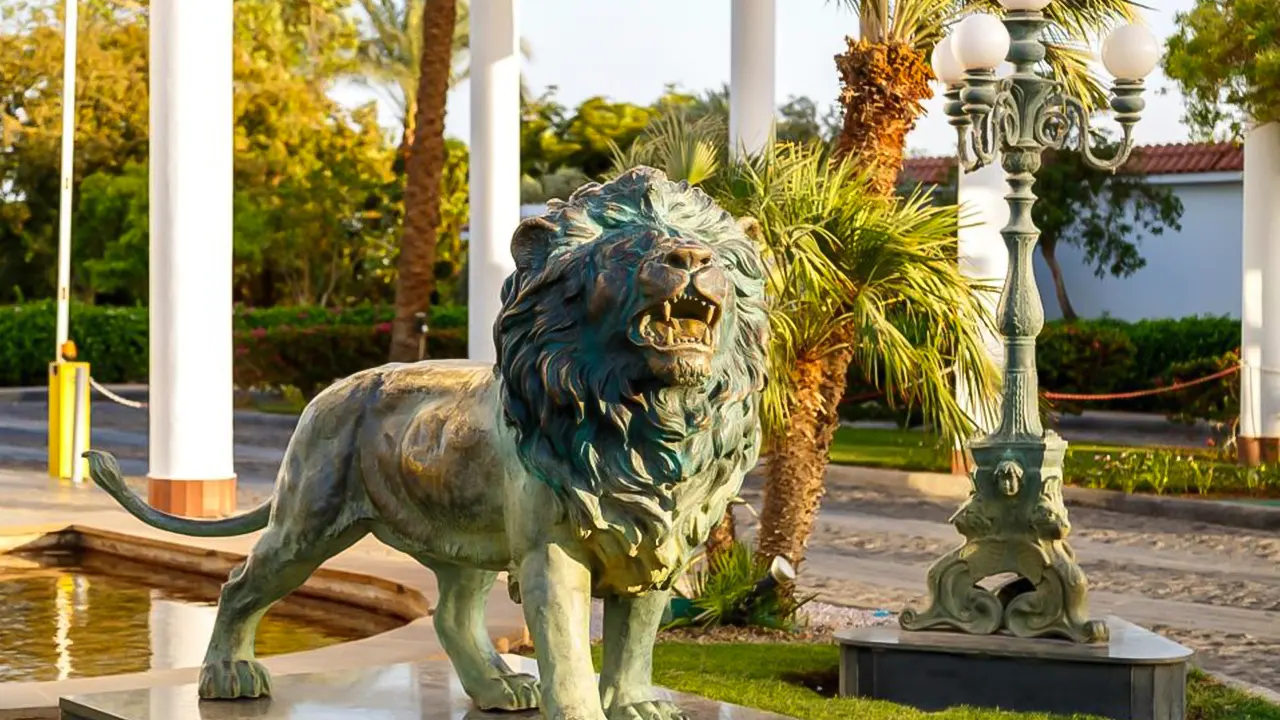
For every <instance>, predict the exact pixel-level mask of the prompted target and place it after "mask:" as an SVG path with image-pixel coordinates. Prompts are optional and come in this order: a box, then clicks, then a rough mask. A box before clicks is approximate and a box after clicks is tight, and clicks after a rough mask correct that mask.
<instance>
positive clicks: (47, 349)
mask: <svg viewBox="0 0 1280 720" xmlns="http://www.w3.org/2000/svg"><path fill="white" fill-rule="evenodd" d="M393 314H394V310H393V309H392V308H391V306H372V305H370V306H363V307H355V308H349V309H344V310H340V311H336V310H328V309H325V308H318V307H276V308H236V309H235V312H234V315H233V320H232V326H233V328H234V329H235V331H236V337H235V343H236V345H237V346H238V347H244V348H249V347H251V346H252V347H254V348H257V347H258V346H259V345H260V343H259V342H257V341H258V340H260V338H259V337H258V336H250V335H247V334H248V333H251V332H253V331H255V330H257V331H259V332H261V331H267V332H269V333H275V332H276V331H281V332H284V333H286V334H285V335H280V336H278V337H280V338H285V337H293V338H294V339H296V340H297V341H298V342H299V343H300V344H302V345H304V346H306V347H307V348H309V352H312V353H315V355H316V357H319V358H323V359H325V360H324V362H319V363H317V366H318V367H317V368H316V369H314V370H312V369H305V368H304V367H303V366H304V363H301V362H298V363H296V364H295V365H293V367H295V368H297V369H298V371H299V372H302V373H303V374H304V376H305V381H304V382H305V383H311V382H313V379H314V377H317V376H323V375H325V374H327V373H329V372H331V371H332V370H333V369H334V368H353V370H351V371H352V372H353V371H354V370H358V369H360V368H363V367H371V366H373V365H379V364H381V363H383V362H385V361H386V358H387V354H388V351H389V344H388V343H389V342H390V340H389V337H390V336H389V332H390V325H389V323H390V322H391V318H392V316H393ZM147 318H148V314H147V308H145V307H103V306H96V305H83V304H80V303H75V302H73V303H72V304H71V338H72V340H74V341H75V343H76V346H77V348H78V349H79V358H80V359H82V360H85V361H88V362H89V363H91V364H92V366H93V377H94V379H95V380H97V381H98V382H101V383H143V382H146V381H147V374H148V370H149V365H148V354H147V348H148V343H149V337H148V319H147ZM56 319H57V306H56V304H55V303H54V302H53V301H52V300H40V301H36V302H30V303H24V304H21V305H7V306H0V387H21V386H43V385H45V383H46V382H47V375H48V372H49V371H48V365H49V362H50V361H51V360H52V359H53V351H54V347H53V345H54V332H55V325H56ZM466 324H467V309H466V307H461V306H456V305H452V306H451V305H445V306H440V307H434V308H432V312H431V320H430V327H431V330H432V337H431V338H430V339H429V341H428V342H429V352H430V353H431V355H432V357H465V356H466V331H465V329H464V328H465V327H466ZM383 326H385V327H386V328H387V333H388V334H387V337H386V338H383V337H382V336H381V333H382V331H381V330H377V331H375V330H374V328H381V327H383ZM334 328H346V330H334ZM306 329H316V331H317V332H315V333H313V334H311V335H307V336H305V338H304V337H303V335H302V333H301V331H302V330H306ZM321 330H323V331H321ZM289 331H294V332H295V334H294V335H293V336H289V335H287V333H288V332H289ZM352 337H363V338H364V339H365V340H366V341H367V342H366V343H365V345H366V346H365V347H364V348H361V349H359V351H358V352H357V351H356V350H355V349H352V348H349V347H347V345H348V344H349V343H351V342H354V341H353V340H351V338H352ZM245 338H248V339H250V340H254V341H255V342H254V343H249V342H247V341H245V342H242V340H244V339H245ZM328 341H332V342H333V343H334V344H335V347H334V348H332V349H326V348H325V347H324V346H323V344H324V343H325V342H328ZM284 351H285V353H286V354H288V352H289V350H288V349H287V348H285V349H284ZM243 357H244V356H243V355H240V356H237V358H236V366H237V367H236V373H237V378H240V377H242V376H243V377H253V376H264V377H270V378H271V381H272V382H271V384H273V385H296V383H292V382H285V381H283V377H284V375H283V372H282V371H280V370H278V369H275V370H273V369H271V368H266V367H261V368H259V369H249V368H241V367H240V366H241V365H242V364H243V363H244V362H245V360H243V359H242V358H243ZM254 357H255V358H257V357H259V356H258V355H255V356H254ZM303 357H305V356H303ZM255 361H256V360H255ZM316 373H319V375H316ZM346 374H349V372H340V373H339V374H338V375H334V376H332V377H330V378H329V380H332V379H334V378H336V377H341V376H343V375H346ZM237 382H238V381H237ZM299 387H301V386H299Z"/></svg>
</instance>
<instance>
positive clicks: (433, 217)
mask: <svg viewBox="0 0 1280 720" xmlns="http://www.w3.org/2000/svg"><path fill="white" fill-rule="evenodd" d="M364 1H365V2H373V1H374V0H364ZM384 1H389V0H384ZM410 4H412V3H406V6H408V5H410ZM420 4H421V6H422V19H421V22H420V23H419V27H420V28H421V30H422V41H421V46H420V57H419V61H420V65H419V71H418V85H417V89H416V91H415V92H414V94H413V106H414V115H413V117H414V122H413V124H412V127H413V135H412V140H411V141H410V142H409V148H408V154H407V155H406V157H405V175H406V178H405V187H404V207H405V214H404V235H403V237H402V238H401V240H400V256H399V258H398V259H397V261H396V269H397V271H398V277H397V279H396V300H395V307H396V314H395V319H394V320H393V321H392V323H391V360H392V361H393V362H394V361H399V362H405V361H412V360H418V359H420V358H419V352H420V351H419V334H418V328H417V315H418V314H419V313H424V312H426V311H427V309H428V308H429V307H430V306H431V294H432V292H433V290H434V289H435V279H436V278H435V265H436V242H437V240H438V238H437V234H438V229H439V226H440V182H441V179H442V177H443V175H444V161H445V155H446V150H445V140H444V113H445V101H446V97H447V95H448V93H449V85H450V82H451V81H452V79H453V77H454V56H455V54H454V49H455V45H454V40H455V38H456V37H457V27H458V24H457V17H458V7H459V6H458V3H457V0H422V2H421V3H420ZM406 98H408V96H406ZM406 102H408V100H407V99H406ZM405 137H406V138H408V137H409V135H408V131H407V130H406V135H405Z"/></svg>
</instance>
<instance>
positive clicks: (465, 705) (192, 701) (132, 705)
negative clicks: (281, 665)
mask: <svg viewBox="0 0 1280 720" xmlns="http://www.w3.org/2000/svg"><path fill="white" fill-rule="evenodd" d="M506 660H507V663H508V664H510V665H511V667H512V669H514V670H515V671H516V672H523V673H529V674H531V675H536V674H537V665H536V664H535V663H534V662H533V661H532V660H529V659H527V658H521V657H515V656H506ZM273 684H274V690H275V694H274V696H273V697H271V698H269V699H262V700H236V701H230V702H227V701H213V702H211V701H201V700H199V699H198V698H197V696H196V686H195V685H194V684H188V685H171V686H166V687H153V688H149V689H142V690H125V691H120V692H107V693H100V694H96V695H79V696H74V697H64V698H62V699H61V700H60V701H59V705H58V706H59V708H60V711H61V717H62V720H250V719H252V720H336V719H337V718H378V719H380V720H410V719H412V720H419V719H422V720H426V719H427V718H431V719H432V720H462V719H463V718H465V719H466V720H485V719H487V718H493V719H494V720H496V719H498V718H503V719H505V720H535V719H536V718H539V717H541V716H540V715H539V714H538V713H537V711H532V712H526V713H486V712H481V711H479V710H475V709H474V708H473V707H472V705H471V701H470V699H468V698H467V695H466V693H464V692H463V691H462V686H461V685H460V684H458V680H457V678H456V677H455V676H454V675H453V670H452V668H451V667H450V666H449V663H448V662H446V661H426V662H420V663H401V664H396V665H384V666H381V667H370V668H363V669H359V670H350V671H340V672H328V673H315V674H310V675H285V676H283V677H276V678H273ZM659 692H660V693H661V694H662V695H663V697H664V698H666V699H669V700H673V701H674V702H676V703H678V704H679V705H680V707H681V708H682V709H683V710H684V711H685V712H686V713H688V715H689V718H690V720H719V719H720V718H733V720H787V719H786V718H784V717H783V716H781V715H774V714H772V713H766V712H761V711H759V710H751V709H748V708H742V707H737V706H733V705H725V704H722V703H718V702H715V701H713V700H707V699H705V698H698V697H693V696H690V695H683V694H680V693H671V692H667V691H659Z"/></svg>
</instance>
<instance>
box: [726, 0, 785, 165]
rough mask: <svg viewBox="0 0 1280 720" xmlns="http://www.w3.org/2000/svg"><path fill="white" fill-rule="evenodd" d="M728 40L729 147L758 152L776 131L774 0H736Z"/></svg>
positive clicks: (775, 9) (736, 150) (775, 13)
mask: <svg viewBox="0 0 1280 720" xmlns="http://www.w3.org/2000/svg"><path fill="white" fill-rule="evenodd" d="M731 12H732V19H731V21H730V25H731V31H730V32H731V34H730V41H729V56H730V63H729V151H730V152H731V153H733V154H735V155H737V154H739V153H743V152H745V153H746V154H753V153H758V152H760V151H761V150H763V149H764V148H765V146H766V145H767V144H768V143H769V138H770V137H771V136H772V134H773V120H774V112H775V110H774V107H775V103H776V100H775V98H774V86H775V77H774V76H775V74H776V73H775V70H774V65H775V58H774V45H775V41H774V35H775V32H774V25H775V17H776V15H777V7H776V6H775V0H733V10H732V11H731Z"/></svg>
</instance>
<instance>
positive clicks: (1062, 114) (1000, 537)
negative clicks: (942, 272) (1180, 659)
mask: <svg viewBox="0 0 1280 720" xmlns="http://www.w3.org/2000/svg"><path fill="white" fill-rule="evenodd" d="M974 17H976V16H974ZM966 22H967V21H966ZM989 24H990V23H989V22H988V23H987V25H988V26H989ZM1004 25H1005V27H1006V28H1007V29H1008V34H1009V37H1010V38H1011V40H1012V42H1011V44H1010V45H1009V50H1008V57H1007V59H1008V60H1009V61H1011V62H1012V63H1013V64H1014V73H1013V75H1012V76H1010V77H1008V78H1003V79H999V78H997V77H996V75H995V73H994V72H993V71H992V70H991V69H986V68H974V67H973V65H970V66H969V67H970V68H971V69H970V70H969V71H968V72H967V73H966V74H965V75H964V77H963V81H962V82H957V83H955V84H953V85H952V86H951V87H950V88H949V89H948V93H947V99H948V102H947V103H946V106H945V110H946V112H947V114H948V115H949V116H950V117H951V124H952V125H953V126H955V128H956V130H957V132H958V135H959V145H958V154H959V160H960V165H961V168H962V170H964V171H965V172H969V171H972V170H974V169H976V168H979V167H982V166H984V165H988V164H992V163H994V162H996V161H997V158H998V161H999V162H1000V165H1001V167H1003V169H1004V171H1005V177H1006V178H1007V181H1008V186H1009V191H1008V194H1007V195H1006V196H1005V201H1006V202H1007V203H1008V206H1009V223H1008V225H1006V226H1005V227H1004V229H1003V230H1002V231H1001V234H1002V235H1003V237H1004V243H1005V247H1006V249H1007V251H1008V253H1009V265H1008V271H1007V274H1006V276H1005V282H1004V291H1003V293H1002V295H1001V298H1000V305H999V308H998V309H997V313H996V317H997V328H998V330H999V331H1000V335H1001V336H1002V338H1003V341H1004V354H1005V367H1004V387H1003V400H1002V402H1001V406H1000V413H999V422H998V425H997V427H996V429H995V431H994V432H991V433H990V434H988V435H986V436H984V437H982V438H980V439H977V440H975V441H973V442H972V443H970V444H969V450H970V452H971V454H972V455H973V460H974V465H975V467H974V469H973V470H972V472H971V473H970V479H971V481H972V483H973V488H972V492H971V493H970V496H969V500H968V501H967V502H966V503H965V504H964V505H963V506H962V507H961V508H960V510H959V512H957V513H956V514H955V515H954V516H953V517H952V519H951V522H952V524H953V525H955V527H956V529H957V530H958V531H959V532H960V534H961V535H963V536H964V538H965V542H964V544H963V545H961V546H960V547H958V548H956V549H955V550H953V551H952V552H950V553H948V554H947V555H945V556H943V557H941V558H939V559H938V561H937V562H935V563H934V564H933V566H932V567H930V568H929V574H928V587H929V601H930V602H929V606H928V607H927V608H925V609H924V610H916V609H909V610H906V611H904V612H903V613H902V615H901V617H900V623H901V625H902V627H903V628H904V629H907V630H928V629H939V628H945V629H953V630H960V631H963V632H968V633H972V634H976V635H988V634H992V633H996V632H999V631H1001V630H1004V631H1008V632H1010V633H1012V634H1013V635H1016V636H1018V637H1060V638H1065V639H1069V640H1073V641H1076V642H1088V643H1094V642H1103V641H1106V640H1107V638H1108V635H1109V633H1108V630H1107V626H1106V624H1105V623H1103V622H1101V621H1098V620H1091V619H1089V611H1088V583H1087V582H1086V580H1085V575H1084V572H1083V571H1082V570H1081V569H1080V566H1079V564H1077V562H1076V559H1075V553H1074V552H1073V551H1072V550H1071V547H1070V545H1068V543H1067V539H1066V538H1067V535H1068V534H1069V533H1070V531H1071V523H1070V522H1069V521H1068V520H1067V508H1066V505H1065V504H1064V503H1063V499H1062V475H1063V468H1062V464H1063V459H1064V457H1065V455H1066V450H1067V443H1066V441H1065V440H1063V439H1062V438H1061V437H1059V436H1058V434H1057V433H1055V432H1053V431H1052V430H1046V429H1045V428H1044V427H1043V425H1042V423H1041V420H1040V407H1039V390H1040V389H1039V381H1038V378H1037V377H1036V336H1037V335H1039V334H1040V330H1041V329H1042V328H1043V326H1044V308H1043V307H1042V305H1041V302H1040V294H1039V291H1038V290H1037V289H1036V282H1035V275H1034V273H1033V271H1032V256H1033V253H1034V251H1035V245H1036V241H1037V240H1038V239H1039V234H1040V233H1039V230H1037V229H1036V226H1035V224H1034V223H1033V222H1032V219H1031V208H1032V206H1033V205H1034V204H1035V202H1036V196H1035V193H1034V192H1032V186H1033V185H1034V184H1035V174H1036V172H1037V171H1038V170H1039V169H1040V163H1041V155H1042V154H1043V152H1044V151H1045V150H1046V149H1049V148H1053V149H1061V148H1063V147H1064V146H1066V145H1067V144H1068V142H1069V141H1070V142H1075V143H1077V144H1078V147H1076V148H1075V149H1077V150H1078V151H1079V152H1081V153H1082V154H1083V156H1084V158H1085V161H1086V162H1087V163H1088V164H1090V165H1092V166H1094V167H1096V168H1099V169H1104V170H1112V171H1114V170H1115V169H1116V168H1118V167H1120V166H1121V165H1122V164H1124V162H1125V160H1126V159H1127V158H1128V156H1129V152H1130V151H1131V150H1132V148H1133V134H1132V133H1133V126H1134V124H1135V123H1137V121H1138V117H1139V113H1140V112H1141V111H1142V109H1143V101H1142V98H1141V92H1142V81H1141V80H1132V79H1124V80H1117V81H1116V83H1115V85H1114V86H1113V89H1112V93H1113V94H1112V98H1111V108H1112V110H1114V111H1115V113H1116V120H1117V121H1118V122H1119V123H1120V126H1121V127H1122V129H1123V131H1124V135H1123V140H1122V142H1121V149H1120V152H1119V153H1118V154H1117V155H1116V156H1115V157H1113V158H1099V157H1097V156H1095V155H1094V154H1093V152H1092V150H1091V148H1090V146H1089V142H1090V140H1091V138H1092V133H1091V132H1090V127H1089V125H1090V112H1089V110H1087V109H1086V108H1085V107H1084V106H1083V105H1082V104H1081V103H1080V101H1079V100H1077V99H1075V98H1073V97H1071V96H1070V95H1067V94H1066V92H1065V90H1064V88H1063V87H1062V85H1061V83H1058V82H1056V81H1053V80H1051V79H1049V78H1045V77H1043V76H1042V75H1041V74H1040V73H1039V71H1038V69H1037V68H1038V66H1039V64H1040V63H1041V61H1043V60H1044V57H1045V46H1044V43H1043V42H1042V41H1041V38H1040V35H1041V32H1042V31H1043V30H1044V29H1045V28H1046V27H1047V26H1048V25H1049V21H1048V20H1047V19H1046V18H1045V16H1044V14H1043V13H1042V12H1040V11H1038V10H1013V11H1010V12H1009V13H1008V14H1007V15H1006V16H1005V19H1004ZM974 27H979V25H978V24H977V23H975V24H974V25H972V26H971V28H974ZM960 30H961V31H963V27H962V28H961V29H960ZM969 39H971V38H969ZM944 60H945V59H944ZM961 62H963V61H961ZM936 67H937V66H936V65H935V68H936ZM942 74H943V73H939V75H940V76H941V75H942ZM1006 573H1008V574H1012V575H1013V576H1014V579H1013V580H1011V581H1009V582H1007V583H1005V584H1004V585H1002V586H1001V587H999V588H997V589H995V590H987V589H986V588H984V587H982V586H981V585H979V582H980V581H982V580H983V579H985V578H990V577H993V576H996V575H1001V574H1006Z"/></svg>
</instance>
